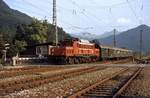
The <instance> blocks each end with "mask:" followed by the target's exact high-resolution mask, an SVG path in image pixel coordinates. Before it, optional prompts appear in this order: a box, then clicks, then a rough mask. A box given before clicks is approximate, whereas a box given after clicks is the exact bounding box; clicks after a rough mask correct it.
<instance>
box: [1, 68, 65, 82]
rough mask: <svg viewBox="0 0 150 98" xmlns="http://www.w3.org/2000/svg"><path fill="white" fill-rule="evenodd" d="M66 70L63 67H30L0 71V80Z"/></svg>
mask: <svg viewBox="0 0 150 98" xmlns="http://www.w3.org/2000/svg"><path fill="white" fill-rule="evenodd" d="M61 69H67V68H65V67H31V68H17V69H8V70H3V71H0V79H4V78H9V77H15V76H20V75H30V74H38V73H39V72H48V71H54V70H61Z"/></svg>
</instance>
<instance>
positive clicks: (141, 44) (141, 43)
mask: <svg viewBox="0 0 150 98" xmlns="http://www.w3.org/2000/svg"><path fill="white" fill-rule="evenodd" d="M142 33H143V29H142V28H141V30H140V59H142V46H143V35H142Z"/></svg>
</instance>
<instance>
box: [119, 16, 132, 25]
mask: <svg viewBox="0 0 150 98" xmlns="http://www.w3.org/2000/svg"><path fill="white" fill-rule="evenodd" d="M117 22H118V23H119V24H129V23H131V20H130V19H128V18H124V17H121V18H119V19H118V20H117Z"/></svg>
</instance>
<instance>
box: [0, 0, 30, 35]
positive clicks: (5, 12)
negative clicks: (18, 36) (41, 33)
mask: <svg viewBox="0 0 150 98" xmlns="http://www.w3.org/2000/svg"><path fill="white" fill-rule="evenodd" d="M31 21H32V18H31V17H29V16H28V15H26V14H24V13H21V12H19V11H17V10H13V9H11V8H10V7H9V6H8V5H7V4H6V3H5V2H4V1H3V0H0V32H1V33H2V32H3V33H7V34H11V35H14V33H15V31H16V26H17V25H18V24H24V23H25V24H29V23H30V22H31Z"/></svg>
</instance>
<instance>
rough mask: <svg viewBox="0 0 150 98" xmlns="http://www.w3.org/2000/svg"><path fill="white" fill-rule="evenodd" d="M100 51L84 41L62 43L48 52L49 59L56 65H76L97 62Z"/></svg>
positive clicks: (94, 45) (92, 44) (93, 44)
mask: <svg viewBox="0 0 150 98" xmlns="http://www.w3.org/2000/svg"><path fill="white" fill-rule="evenodd" d="M99 53H100V50H99V48H98V47H97V46H96V44H95V43H90V42H88V41H85V40H77V39H76V40H71V41H64V42H62V43H61V45H60V46H57V47H51V48H49V50H48V55H49V59H50V60H51V61H53V62H54V63H58V64H74V63H75V64H78V63H87V62H95V61H98V59H99V56H100V54H99Z"/></svg>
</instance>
